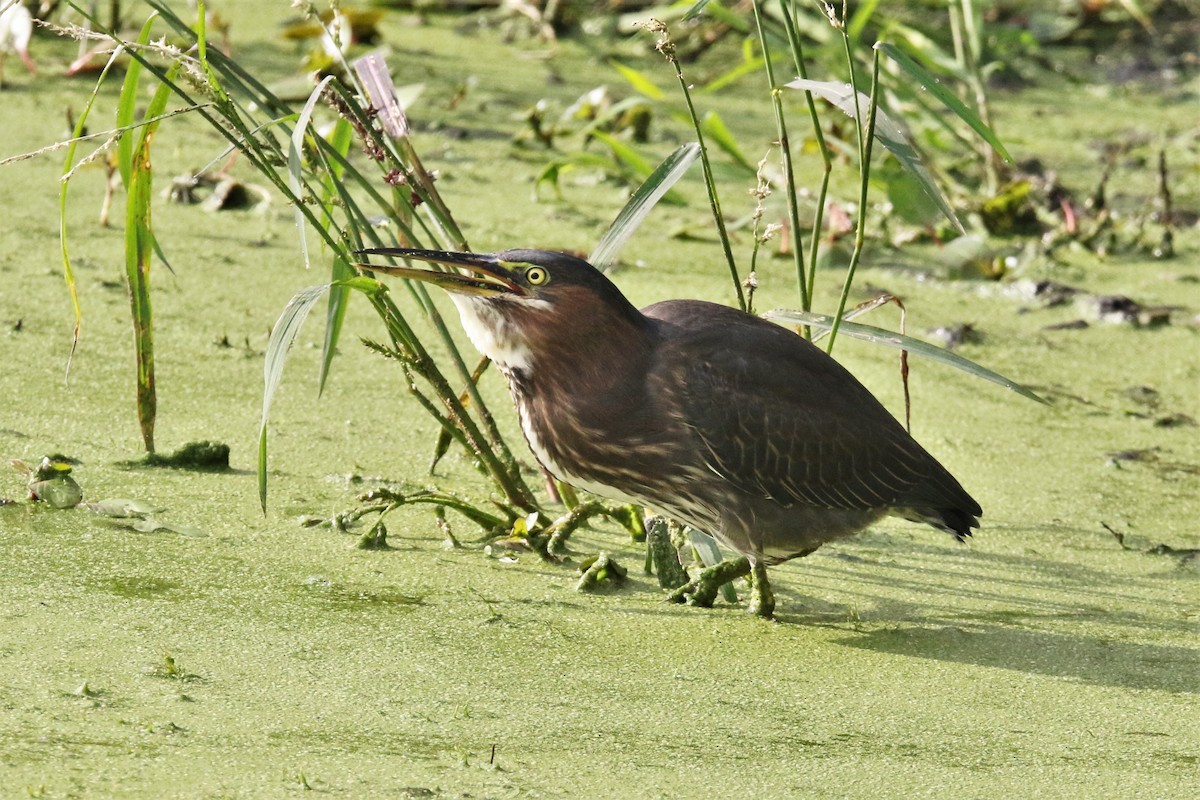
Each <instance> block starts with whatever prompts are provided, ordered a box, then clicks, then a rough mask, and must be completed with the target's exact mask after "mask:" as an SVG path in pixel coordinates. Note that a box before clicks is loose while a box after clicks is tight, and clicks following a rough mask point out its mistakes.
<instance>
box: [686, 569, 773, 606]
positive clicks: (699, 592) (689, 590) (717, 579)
mask: <svg viewBox="0 0 1200 800" xmlns="http://www.w3.org/2000/svg"><path fill="white" fill-rule="evenodd" d="M750 569H751V567H750V559H748V558H746V557H745V556H743V557H741V558H734V559H730V560H728V561H722V562H721V563H719V564H713V565H712V566H711V567H708V568H707V569H705V570H703V571H702V572H701V573H700V574H699V575H697V576H696V577H695V578H694V579H692V580H690V581H688V582H687V583H685V584H684V585H683V586H680V587H679V588H678V589H676V590H675V591H673V592H671V593H670V594H669V595H667V602H670V603H687V604H688V605H692V606H700V607H702V608H711V607H712V604H713V601H714V600H716V599H717V592H719V591H720V590H721V586H722V585H724V584H726V583H729V582H730V581H731V580H733V579H734V578H742V577H745V576H746V575H749V574H750ZM768 591H769V590H768Z"/></svg>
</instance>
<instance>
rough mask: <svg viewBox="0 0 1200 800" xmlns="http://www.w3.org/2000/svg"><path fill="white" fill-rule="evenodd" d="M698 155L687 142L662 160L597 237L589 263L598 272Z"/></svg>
mask: <svg viewBox="0 0 1200 800" xmlns="http://www.w3.org/2000/svg"><path fill="white" fill-rule="evenodd" d="M699 155H700V145H698V144H696V143H695V142H688V143H687V144H684V145H680V146H679V148H677V149H676V150H675V152H673V153H671V155H669V156H667V157H666V158H665V159H663V162H662V163H661V164H659V165H658V167H656V168H655V170H654V172H652V173H650V177H648V178H646V180H645V181H643V182H642V185H641V186H639V187H638V188H637V191H635V192H634V193H633V196H632V197H630V198H629V202H627V203H626V204H625V207H624V208H622V209H621V211H620V213H618V214H617V217H616V219H614V220H613V223H612V225H610V226H609V228H608V230H607V231H605V232H604V235H603V236H602V237H600V242H599V243H598V244H597V245H596V249H595V250H593V251H592V255H591V258H590V259H589V260H590V261H591V262H592V264H594V265H595V266H596V267H597V268H598V269H604V268H605V267H607V266H609V265H611V264H612V263H613V262H614V261H615V260H616V257H617V253H618V252H620V250H621V248H622V247H624V246H625V242H627V241H629V237H630V236H632V235H633V232H634V231H636V230H637V229H638V226H640V225H641V224H642V221H643V220H644V219H645V218H646V216H647V215H648V214H649V213H650V210H651V209H653V208H654V206H655V204H657V203H658V201H659V200H660V199H662V197H663V195H665V194H666V193H667V192H668V191H670V189H671V187H672V186H674V185H675V183H676V182H677V181H678V180H679V179H680V178H682V177H683V174H684V173H685V172H687V171H688V168H689V167H690V166H691V165H692V164H693V163H694V162H695V161H696V158H697V157H698V156H699Z"/></svg>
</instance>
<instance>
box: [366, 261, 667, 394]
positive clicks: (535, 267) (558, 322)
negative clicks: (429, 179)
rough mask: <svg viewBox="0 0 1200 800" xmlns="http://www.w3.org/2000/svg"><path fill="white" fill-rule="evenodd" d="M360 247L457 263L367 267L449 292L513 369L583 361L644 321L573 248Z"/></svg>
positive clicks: (488, 346)
mask: <svg viewBox="0 0 1200 800" xmlns="http://www.w3.org/2000/svg"><path fill="white" fill-rule="evenodd" d="M361 253H362V254H364V255H382V256H390V257H392V258H399V259H405V260H408V261H423V262H426V263H429V264H436V265H440V266H443V267H450V268H452V269H449V270H445V271H439V270H430V269H418V268H414V267H402V266H396V265H378V264H363V265H361V266H362V267H363V268H364V269H370V270H374V271H377V272H383V273H386V274H388V275H398V276H400V277H403V278H409V279H412V280H419V281H424V282H426V283H432V284H434V285H435V286H440V287H442V288H443V289H445V290H446V291H448V292H449V293H450V296H451V297H452V298H453V300H454V304H455V305H456V306H457V307H458V310H459V315H460V316H461V317H462V321H463V327H464V328H466V331H467V335H468V336H470V337H471V341H472V343H474V345H475V346H476V347H477V348H478V349H479V351H480V352H482V353H483V354H484V355H486V356H488V357H489V358H491V359H492V360H493V361H495V362H496V363H497V364H498V365H499V366H501V367H502V368H504V369H506V370H514V369H515V370H523V371H527V372H528V371H531V370H532V369H533V368H534V365H535V364H536V363H538V362H544V361H545V360H546V359H549V358H555V359H567V360H577V359H583V358H586V357H587V356H588V354H589V352H593V351H594V350H595V349H597V348H599V347H601V346H611V345H612V344H613V343H614V342H613V339H614V338H618V339H619V338H620V337H623V336H627V335H630V333H632V332H636V331H637V329H639V328H640V327H641V326H642V325H643V324H645V318H644V317H643V316H642V315H641V313H640V312H638V310H637V309H636V308H634V307H633V305H631V304H630V302H629V301H628V300H626V299H625V296H624V295H623V294H621V292H620V290H618V289H617V287H616V286H614V285H613V283H612V281H610V280H609V279H608V278H606V277H605V276H604V275H603V274H602V273H601V272H600V271H599V270H598V269H596V268H595V267H593V266H592V265H591V264H589V263H588V262H586V261H584V260H583V259H581V258H576V257H575V256H572V255H568V254H566V253H558V252H553V251H549V250H504V251H502V252H499V253H490V254H483V253H454V252H447V251H442V250H410V249H406V248H376V249H370V250H363V251H361ZM556 366H558V367H563V366H564V365H561V364H559V365H556Z"/></svg>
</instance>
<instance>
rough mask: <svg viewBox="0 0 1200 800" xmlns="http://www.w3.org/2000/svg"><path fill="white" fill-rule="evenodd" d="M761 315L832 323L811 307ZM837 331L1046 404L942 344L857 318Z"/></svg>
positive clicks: (824, 325) (787, 321)
mask: <svg viewBox="0 0 1200 800" xmlns="http://www.w3.org/2000/svg"><path fill="white" fill-rule="evenodd" d="M763 318H764V319H769V320H771V321H772V322H778V323H782V324H784V325H807V326H810V327H813V328H817V329H819V330H823V331H832V330H833V327H834V317H832V316H828V315H826V314H814V313H813V312H811V311H799V310H791V309H775V310H772V311H768V312H767V313H765V314H763ZM838 332H839V333H841V334H844V335H846V336H849V337H851V338H852V339H861V340H863V341H865V342H871V343H873V344H878V345H883V346H884V347H892V348H895V349H897V350H906V351H908V352H909V353H912V354H913V355H918V356H922V357H924V358H928V359H930V360H932V361H936V362H937V363H939V364H945V365H946V366H949V367H954V368H955V369H960V370H962V371H963V372H966V373H967V374H968V375H973V376H975V377H976V378H982V379H983V380H985V381H990V382H992V383H994V384H996V385H998V386H1003V387H1004V388H1005V389H1009V390H1011V391H1014V392H1016V393H1017V394H1019V395H1021V396H1022V397H1026V398H1028V399H1030V400H1034V401H1036V402H1039V403H1042V404H1045V405H1049V403H1047V401H1046V400H1044V399H1043V398H1041V397H1039V396H1038V395H1037V394H1035V393H1034V392H1033V391H1032V390H1030V389H1028V388H1026V387H1025V386H1022V385H1021V384H1019V383H1017V382H1016V381H1014V380H1012V379H1010V378H1006V377H1004V376H1003V375H1000V374H999V373H996V372H993V371H992V370H990V369H988V368H987V367H984V366H981V365H979V364H976V363H975V362H974V361H971V360H970V359H967V358H963V357H962V356H960V355H958V354H957V353H952V352H951V351H949V350H947V349H945V348H943V347H938V346H937V345H935V344H930V343H929V342H924V341H921V340H920V339H914V338H912V337H911V336H904V335H902V334H899V333H893V332H891V331H889V330H886V329H884V328H878V327H876V326H874V325H865V324H863V323H861V322H848V321H846V320H845V319H843V320H842V321H841V322H840V323H839V324H838Z"/></svg>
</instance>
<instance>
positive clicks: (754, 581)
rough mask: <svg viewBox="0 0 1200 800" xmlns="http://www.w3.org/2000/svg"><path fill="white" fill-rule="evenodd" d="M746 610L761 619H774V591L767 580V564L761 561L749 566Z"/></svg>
mask: <svg viewBox="0 0 1200 800" xmlns="http://www.w3.org/2000/svg"><path fill="white" fill-rule="evenodd" d="M746 610H747V611H749V612H750V613H751V614H754V615H756V616H759V617H762V618H763V619H775V593H774V592H773V591H771V582H770V581H768V580H767V565H766V564H764V563H762V562H761V561H755V562H754V563H753V564H752V565H751V567H750V604H749V606H748V607H747V609H746Z"/></svg>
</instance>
